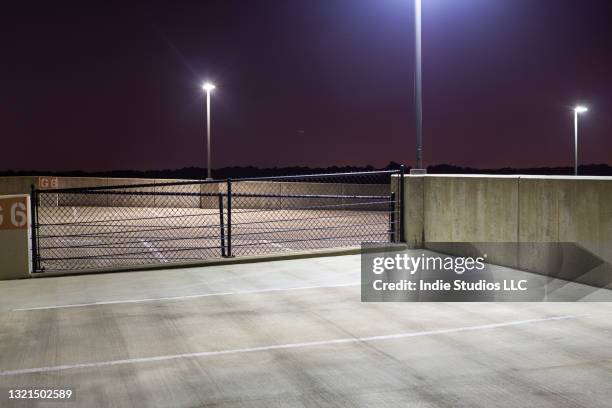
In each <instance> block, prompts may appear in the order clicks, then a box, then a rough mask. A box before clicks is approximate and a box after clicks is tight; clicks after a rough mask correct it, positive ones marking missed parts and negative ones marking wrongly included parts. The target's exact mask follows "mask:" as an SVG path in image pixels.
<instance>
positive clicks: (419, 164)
mask: <svg viewBox="0 0 612 408" xmlns="http://www.w3.org/2000/svg"><path fill="white" fill-rule="evenodd" d="M414 52H415V55H414V64H415V66H414V104H415V107H416V144H417V146H416V169H417V171H418V172H422V170H421V169H423V89H422V83H421V82H422V71H421V61H422V56H421V0H414Z"/></svg>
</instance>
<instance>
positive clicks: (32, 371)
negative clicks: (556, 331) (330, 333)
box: [0, 315, 587, 377]
mask: <svg viewBox="0 0 612 408" xmlns="http://www.w3.org/2000/svg"><path fill="white" fill-rule="evenodd" d="M581 317H587V315H580V316H554V317H545V318H541V319H529V320H515V321H510V322H504V323H492V324H483V325H479V326H467V327H457V328H452V329H440V330H428V331H420V332H408V333H399V334H389V335H384V336H370V337H349V338H341V339H334V340H323V341H311V342H304V343H288V344H278V345H271V346H261V347H249V348H239V349H230V350H219V351H202V352H198V353H184V354H171V355H165V356H156V357H143V358H130V359H125V360H110V361H101V362H97V363H81V364H65V365H56V366H47V367H36V368H24V369H19V370H9V371H0V377H2V376H13V375H22V374H35V373H46V372H54V371H64V370H72V369H78V368H97V367H106V366H115V365H125V364H136V363H150V362H156V361H168V360H178V359H183V358H194V357H213V356H221V355H226V354H242V353H254V352H259V351H273V350H286V349H294V348H304V347H316V346H329V345H336V344H349V343H362V342H372V341H383V340H395V339H405V338H409V337H421V336H434V335H440V334H451V333H459V332H467V331H477V330H489V329H497V328H501V327H510V326H518V325H523V324H533V323H542V322H549V321H555V320H567V319H578V318H581Z"/></svg>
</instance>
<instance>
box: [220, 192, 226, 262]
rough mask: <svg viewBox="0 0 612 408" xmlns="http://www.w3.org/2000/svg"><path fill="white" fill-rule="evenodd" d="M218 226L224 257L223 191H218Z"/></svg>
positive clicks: (223, 255)
mask: <svg viewBox="0 0 612 408" xmlns="http://www.w3.org/2000/svg"><path fill="white" fill-rule="evenodd" d="M219 226H220V227H221V256H222V257H225V225H224V222H223V193H219Z"/></svg>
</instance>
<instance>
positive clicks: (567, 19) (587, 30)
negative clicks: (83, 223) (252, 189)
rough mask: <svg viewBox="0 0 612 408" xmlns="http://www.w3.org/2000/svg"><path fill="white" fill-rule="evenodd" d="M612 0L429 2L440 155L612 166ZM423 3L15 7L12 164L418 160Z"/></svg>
mask: <svg viewBox="0 0 612 408" xmlns="http://www.w3.org/2000/svg"><path fill="white" fill-rule="evenodd" d="M609 3H610V2H609V1H606V0H581V1H578V0H423V75H424V80H423V89H424V107H423V109H424V114H423V120H424V132H423V135H424V163H425V164H426V165H431V164H439V163H451V164H456V165H467V166H473V167H484V168H487V167H488V168H496V167H504V166H513V167H528V166H534V167H535V166H566V165H567V166H569V165H573V113H572V111H571V107H572V105H573V104H575V103H578V102H580V103H584V104H586V105H588V106H589V109H590V110H589V112H588V113H587V114H586V115H583V116H582V117H581V121H580V125H581V128H580V145H579V146H580V159H581V162H582V163H604V162H606V163H610V164H612V132H610V129H611V127H612V25H611V24H612V23H611V21H612V7H611V6H610V5H609ZM413 18H414V15H413V2H412V0H279V1H276V0H241V1H230V0H221V1H206V0H200V1H191V2H190V1H168V2H149V1H142V2H130V1H120V2H112V1H104V2H100V3H97V4H96V2H93V1H79V2H68V1H61V0H60V1H57V2H51V1H41V2H28V1H19V2H12V4H11V5H8V4H3V8H2V11H1V15H0V23H1V27H2V28H1V29H2V35H1V36H0V45H1V48H0V50H1V52H2V57H1V60H0V88H1V89H0V134H1V141H2V147H1V148H0V170H7V169H13V170H31V169H37V170H53V171H62V170H85V171H101V170H113V169H135V170H145V169H164V168H170V169H173V168H182V167H188V166H204V165H205V161H204V160H205V150H204V148H205V144H204V134H205V116H204V113H205V96H204V93H203V92H202V90H201V84H202V82H203V81H204V80H206V79H209V80H211V81H213V82H215V83H216V85H217V90H216V91H215V93H214V95H213V104H212V120H213V126H212V136H213V166H214V167H223V166H243V165H255V166H260V167H272V166H292V165H307V166H331V165H339V166H340V165H366V164H371V165H374V166H377V167H380V166H384V165H386V164H387V163H389V162H390V161H396V162H403V163H405V164H407V165H412V164H414V156H415V147H414V146H415V135H414V100H413V92H414V86H413V78H414V70H413V64H414V27H413Z"/></svg>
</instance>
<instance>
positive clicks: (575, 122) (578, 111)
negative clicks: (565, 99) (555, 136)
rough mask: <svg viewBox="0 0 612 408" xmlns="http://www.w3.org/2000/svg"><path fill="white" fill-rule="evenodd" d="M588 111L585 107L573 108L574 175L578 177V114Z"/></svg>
mask: <svg viewBox="0 0 612 408" xmlns="http://www.w3.org/2000/svg"><path fill="white" fill-rule="evenodd" d="M586 111H588V108H587V107H586V106H576V107H575V108H574V175H575V176H577V175H578V114H579V113H585V112H586Z"/></svg>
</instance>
